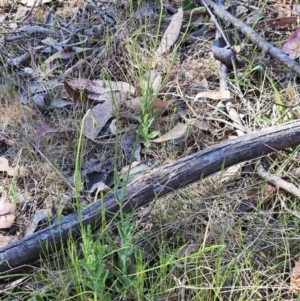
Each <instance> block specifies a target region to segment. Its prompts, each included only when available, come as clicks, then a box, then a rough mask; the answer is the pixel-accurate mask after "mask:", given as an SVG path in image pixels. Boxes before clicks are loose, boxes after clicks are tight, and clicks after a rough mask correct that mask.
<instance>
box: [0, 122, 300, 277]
mask: <svg viewBox="0 0 300 301" xmlns="http://www.w3.org/2000/svg"><path fill="white" fill-rule="evenodd" d="M299 143H300V121H293V122H289V123H286V124H283V125H280V126H274V127H270V128H267V129H264V130H261V131H259V132H253V133H250V134H247V135H245V136H242V137H238V138H236V139H233V140H229V141H225V142H222V143H220V144H218V145H215V146H212V147H209V148H207V149H205V150H202V151H200V152H197V153H195V154H193V155H190V156H187V157H185V158H182V159H179V160H178V161H175V162H174V163H172V164H168V165H166V166H162V167H160V168H157V169H154V170H152V171H149V172H147V173H143V174H141V175H140V176H139V177H138V178H137V179H136V180H135V181H134V182H132V183H131V184H130V185H128V186H127V187H126V189H125V190H124V189H120V190H118V191H116V192H115V194H109V195H107V196H106V197H105V198H104V200H103V204H104V206H102V205H101V204H102V202H101V201H97V202H95V203H93V204H91V205H90V206H88V207H87V208H86V209H84V210H83V211H82V212H81V216H82V224H83V225H84V226H86V225H88V224H90V225H91V226H92V228H93V229H95V228H96V227H97V226H99V225H100V223H101V212H102V210H103V209H105V210H106V211H105V212H106V215H107V219H111V218H112V217H113V216H115V215H116V213H118V211H119V209H120V203H122V204H123V206H122V207H123V210H124V211H125V212H131V211H133V210H134V209H136V208H139V207H141V206H144V205H146V204H148V203H149V202H151V201H152V200H154V199H155V198H157V197H161V196H164V195H166V194H167V193H170V192H172V191H174V190H176V189H179V188H181V187H184V186H186V185H188V184H191V183H193V182H197V181H199V180H201V179H202V178H205V177H207V176H209V175H211V174H213V173H215V172H218V171H220V170H222V169H224V168H226V167H230V166H232V165H235V164H238V163H241V162H243V161H247V160H252V159H256V158H258V157H261V156H264V155H266V154H269V153H271V152H274V151H277V150H282V149H284V148H287V147H290V146H295V145H298V144H299ZM80 228H81V225H80V222H79V217H78V213H73V214H70V215H68V216H66V217H64V218H62V220H61V221H60V222H59V223H55V224H53V225H52V226H49V227H47V228H45V229H42V230H40V231H38V232H36V233H33V234H31V235H29V236H26V237H24V238H23V239H21V240H19V241H16V242H13V243H11V244H9V245H7V246H5V247H3V248H1V249H0V272H2V273H8V272H14V268H19V267H22V266H23V265H26V264H30V263H33V262H34V261H36V260H38V259H39V258H40V257H43V256H49V254H51V253H54V252H56V251H57V250H59V249H60V248H61V247H62V246H63V245H64V244H65V243H66V242H67V240H68V238H69V237H71V236H72V237H74V238H76V237H79V236H80Z"/></svg>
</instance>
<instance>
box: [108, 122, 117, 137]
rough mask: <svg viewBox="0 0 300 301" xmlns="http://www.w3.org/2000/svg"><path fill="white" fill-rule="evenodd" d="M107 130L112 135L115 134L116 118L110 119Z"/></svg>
mask: <svg viewBox="0 0 300 301" xmlns="http://www.w3.org/2000/svg"><path fill="white" fill-rule="evenodd" d="M109 130H110V132H111V133H112V135H116V133H117V126H116V119H113V120H112V121H111V124H110V125H109Z"/></svg>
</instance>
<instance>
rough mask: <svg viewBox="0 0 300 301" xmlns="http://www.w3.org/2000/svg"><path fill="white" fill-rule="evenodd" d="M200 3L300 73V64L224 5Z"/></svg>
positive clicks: (200, 1)
mask: <svg viewBox="0 0 300 301" xmlns="http://www.w3.org/2000/svg"><path fill="white" fill-rule="evenodd" d="M197 2H199V3H202V2H203V3H206V4H207V5H208V6H209V7H211V8H212V9H213V10H214V13H215V14H216V15H217V16H219V17H220V18H222V19H223V20H224V21H226V22H228V23H230V24H232V25H233V26H234V27H235V28H237V29H238V30H240V31H241V32H242V33H243V34H244V35H245V36H247V37H248V38H249V39H250V40H251V41H252V42H253V43H255V44H257V45H258V46H259V47H260V48H261V49H262V50H264V51H265V53H269V54H270V55H271V56H272V57H274V58H276V59H277V60H278V61H279V62H281V63H282V64H283V65H285V66H286V67H287V68H289V69H290V70H291V71H294V72H296V73H297V74H298V75H300V64H298V63H297V62H296V61H294V60H293V59H291V58H290V57H289V56H288V55H287V54H286V53H284V52H283V51H281V50H280V49H278V48H276V47H275V46H273V45H272V44H270V43H268V42H267V40H266V39H264V38H262V37H261V36H260V35H259V34H258V33H256V32H255V31H254V30H253V29H252V28H251V27H250V26H248V25H247V24H245V23H244V22H243V21H241V20H239V19H237V18H235V17H234V16H233V15H231V14H230V13H229V12H227V11H226V10H225V9H224V6H223V5H218V4H215V3H214V2H212V1H211V0H198V1H197Z"/></svg>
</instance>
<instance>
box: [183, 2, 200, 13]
mask: <svg viewBox="0 0 300 301" xmlns="http://www.w3.org/2000/svg"><path fill="white" fill-rule="evenodd" d="M196 7H197V6H196V4H195V3H193V2H191V1H190V0H183V1H182V9H183V10H184V11H186V10H190V9H194V8H196Z"/></svg>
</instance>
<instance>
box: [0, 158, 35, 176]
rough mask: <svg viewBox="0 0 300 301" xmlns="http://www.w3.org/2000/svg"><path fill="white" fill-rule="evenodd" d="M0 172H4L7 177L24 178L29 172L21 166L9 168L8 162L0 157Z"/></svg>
mask: <svg viewBox="0 0 300 301" xmlns="http://www.w3.org/2000/svg"><path fill="white" fill-rule="evenodd" d="M0 171H6V172H7V174H8V175H9V176H12V177H13V176H20V177H23V176H26V175H28V174H29V170H28V169H27V168H25V167H23V166H18V167H10V166H9V163H8V160H7V159H6V158H4V157H0Z"/></svg>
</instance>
